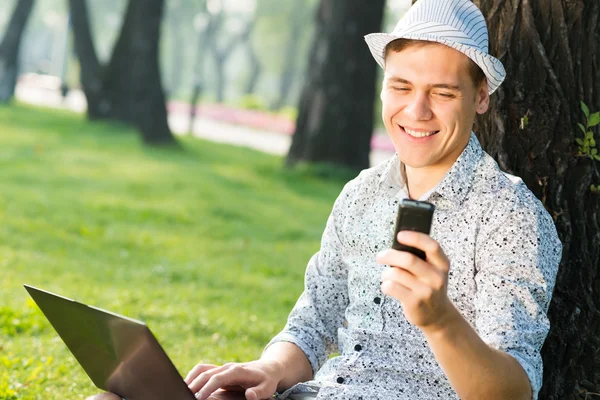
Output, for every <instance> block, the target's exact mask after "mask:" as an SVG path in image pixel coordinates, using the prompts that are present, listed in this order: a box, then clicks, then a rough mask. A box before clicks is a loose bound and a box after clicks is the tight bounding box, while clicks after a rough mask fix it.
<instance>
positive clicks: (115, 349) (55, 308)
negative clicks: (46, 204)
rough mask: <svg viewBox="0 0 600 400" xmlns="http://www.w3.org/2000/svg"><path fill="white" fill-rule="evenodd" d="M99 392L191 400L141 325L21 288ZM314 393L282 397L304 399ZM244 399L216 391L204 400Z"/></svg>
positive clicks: (143, 399)
mask: <svg viewBox="0 0 600 400" xmlns="http://www.w3.org/2000/svg"><path fill="white" fill-rule="evenodd" d="M23 286H25V289H27V292H29V295H30V296H31V297H32V298H33V300H34V301H35V302H36V304H37V305H38V307H39V308H40V310H42V313H44V315H45V316H46V318H47V319H48V321H50V324H51V325H52V327H53V328H54V329H55V330H56V332H57V333H58V335H59V336H60V337H61V339H62V340H63V341H64V342H65V344H66V345H67V347H68V348H69V350H70V351H71V353H73V356H75V358H76V359H77V361H78V362H79V364H80V365H81V366H82V367H83V369H84V370H85V372H86V373H87V375H88V376H89V377H90V379H91V380H92V382H94V384H95V385H96V387H98V388H99V389H102V390H105V391H107V392H112V393H115V394H117V395H119V396H121V397H122V398H124V399H127V400H167V399H168V400H195V399H196V398H195V397H194V394H193V393H192V391H191V390H190V389H189V388H188V386H187V384H186V383H185V382H184V380H183V378H182V377H181V376H180V375H179V372H178V371H177V369H176V368H175V366H174V365H173V363H172V362H171V360H170V359H169V357H168V356H167V354H166V353H165V351H164V350H163V348H162V347H161V346H160V344H159V343H158V341H157V340H156V338H155V337H154V335H153V334H152V332H151V331H150V329H149V328H148V327H147V326H146V324H144V323H143V322H141V321H137V320H134V319H131V318H127V317H124V316H122V315H118V314H115V313H112V312H110V311H106V310H103V309H101V308H97V307H92V306H88V305H86V304H82V303H79V302H77V301H75V300H71V299H69V298H66V297H63V296H59V295H57V294H54V293H51V292H48V291H46V290H42V289H39V288H36V287H33V286H30V285H23ZM315 397H316V393H302V394H296V395H291V396H289V397H287V398H288V399H290V400H304V399H312V398H315ZM211 399H212V400H241V399H245V396H244V395H243V393H239V392H225V391H221V392H217V393H215V394H213V395H212V396H211V397H210V399H209V400H211Z"/></svg>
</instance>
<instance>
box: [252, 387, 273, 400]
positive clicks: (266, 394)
mask: <svg viewBox="0 0 600 400" xmlns="http://www.w3.org/2000/svg"><path fill="white" fill-rule="evenodd" d="M245 394H246V400H261V399H270V398H271V397H272V396H273V395H274V394H275V393H274V392H273V391H269V390H268V388H267V386H266V385H265V384H264V383H263V384H260V385H258V386H255V387H253V388H249V389H246V393H245Z"/></svg>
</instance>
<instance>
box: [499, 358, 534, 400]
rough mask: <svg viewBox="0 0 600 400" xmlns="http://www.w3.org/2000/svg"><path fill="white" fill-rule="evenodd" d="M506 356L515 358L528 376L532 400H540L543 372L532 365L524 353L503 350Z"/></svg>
mask: <svg viewBox="0 0 600 400" xmlns="http://www.w3.org/2000/svg"><path fill="white" fill-rule="evenodd" d="M503 351H504V352H505V353H506V354H508V355H509V356H511V357H513V358H514V359H515V360H517V362H518V363H519V364H521V367H522V368H523V370H524V371H525V374H527V378H528V379H529V385H530V386H531V400H538V394H539V392H540V389H541V388H542V371H541V366H540V368H536V367H535V366H534V365H532V363H531V361H530V360H529V357H524V356H523V353H521V352H519V351H518V350H503Z"/></svg>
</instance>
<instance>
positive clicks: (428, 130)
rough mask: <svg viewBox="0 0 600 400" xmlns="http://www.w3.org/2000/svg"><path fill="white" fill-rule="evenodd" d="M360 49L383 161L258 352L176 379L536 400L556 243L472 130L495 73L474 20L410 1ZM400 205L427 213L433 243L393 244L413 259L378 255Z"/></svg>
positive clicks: (365, 176)
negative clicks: (378, 115) (381, 133)
mask: <svg viewBox="0 0 600 400" xmlns="http://www.w3.org/2000/svg"><path fill="white" fill-rule="evenodd" d="M366 40H367V43H368V45H369V47H370V50H371V52H372V54H373V56H374V57H375V59H376V60H377V62H378V63H379V64H380V65H381V66H382V67H383V68H384V70H385V78H384V82H383V89H382V92H381V100H382V103H383V121H384V124H385V127H386V130H387V132H388V134H389V135H390V137H391V139H392V141H393V143H394V145H395V148H396V151H397V155H396V156H395V157H393V158H392V159H391V160H389V161H387V162H385V163H383V164H381V165H379V166H377V167H375V168H371V169H369V170H365V171H363V172H362V173H361V174H360V175H359V176H358V177H357V178H356V179H354V180H353V181H351V182H350V183H348V184H347V185H346V187H345V188H344V190H343V191H342V193H341V195H340V196H339V198H338V199H337V201H336V203H335V205H334V207H333V211H332V213H331V216H330V218H329V220H328V222H327V226H326V228H325V233H324V235H323V240H322V244H321V249H320V251H319V252H318V253H317V254H316V255H315V256H314V257H313V258H312V259H311V260H310V262H309V264H308V267H307V271H306V280H305V290H304V292H303V294H302V295H301V297H300V299H299V300H298V302H297V304H296V306H295V307H294V309H293V310H292V312H291V314H290V316H289V319H288V323H287V325H286V327H285V328H284V330H283V331H282V332H281V333H280V334H279V335H277V336H276V337H275V338H274V339H273V340H272V341H271V343H270V344H269V345H268V346H267V348H266V349H265V351H264V353H263V355H262V357H261V359H260V360H258V361H253V362H248V363H243V364H228V365H225V366H220V367H216V366H211V365H197V366H196V367H195V368H194V369H192V371H190V373H189V374H188V376H187V378H186V382H187V383H188V385H189V386H190V388H191V389H192V391H193V392H195V393H196V392H197V397H198V398H199V399H206V398H207V397H208V396H209V395H210V394H211V393H212V392H213V391H215V390H216V389H218V388H224V387H229V388H231V387H238V388H240V389H242V390H244V391H245V395H246V398H247V399H250V400H255V399H266V398H269V397H270V396H272V395H273V393H275V392H276V391H279V392H284V391H286V390H287V392H286V393H284V394H283V395H282V396H281V397H282V398H285V397H286V396H287V395H288V394H289V393H290V392H291V391H294V392H298V391H310V390H312V388H313V387H318V388H319V393H318V398H322V399H359V398H363V399H410V400H415V399H438V398H439V399H450V398H456V397H460V398H461V399H465V400H468V399H511V400H515V399H532V398H533V399H536V398H537V393H538V391H539V389H540V387H541V384H542V360H541V357H540V349H541V347H542V344H543V342H544V340H545V338H546V335H547V333H548V329H549V322H548V319H547V317H546V312H547V308H548V305H549V302H550V299H551V296H552V291H553V288H554V282H555V277H556V273H557V268H558V264H559V261H560V258H561V244H560V242H559V240H558V237H557V234H556V230H555V228H554V225H553V222H552V220H551V218H550V217H549V215H548V214H547V212H546V211H545V209H544V207H543V205H542V204H541V203H540V202H539V201H538V200H537V199H536V198H535V197H534V195H533V194H532V193H531V192H530V191H529V190H528V189H527V188H526V186H525V185H524V184H523V182H522V181H521V180H520V179H518V178H515V177H513V176H510V175H507V174H504V173H502V172H501V171H500V170H499V169H498V165H497V164H496V163H495V162H494V160H493V159H492V158H491V157H490V156H488V155H487V154H486V153H484V152H483V150H482V149H481V146H480V144H479V142H478V141H477V139H476V137H475V136H474V135H473V134H472V132H471V129H472V126H473V123H474V118H475V115H476V114H482V113H484V112H486V111H487V108H488V104H489V95H490V94H491V93H493V92H494V91H495V90H496V88H497V87H498V86H499V85H500V84H501V83H502V81H503V80H504V75H505V74H504V68H503V67H502V64H501V63H500V61H498V60H496V59H495V58H493V57H491V56H490V55H489V54H488V38H487V27H486V24H485V20H484V18H483V15H482V14H481V12H480V11H479V9H477V7H476V6H475V5H473V3H472V2H471V1H469V0H419V1H418V2H417V3H416V4H415V5H414V6H413V7H412V8H411V9H410V10H409V12H408V13H407V14H406V16H405V17H404V18H403V19H402V20H401V21H400V22H399V23H398V25H397V26H396V28H395V30H394V31H393V32H392V33H391V34H372V35H368V36H367V37H366ZM403 198H411V199H415V200H424V201H429V202H431V203H433V204H434V205H435V206H436V213H435V216H434V220H433V224H432V231H431V236H428V235H424V234H419V233H414V232H401V233H400V234H399V235H398V241H399V242H401V243H403V244H406V245H409V246H413V247H416V248H419V249H422V250H423V251H424V252H425V253H426V260H421V259H419V258H417V257H415V256H413V255H412V254H410V253H406V252H400V251H395V250H391V249H390V245H391V243H392V239H393V238H392V236H393V229H394V221H395V216H396V212H397V209H398V203H399V201H400V200H401V199H403ZM336 352H337V353H339V355H337V356H334V357H330V356H331V355H332V354H333V353H336ZM307 381H310V382H309V385H302V384H299V383H300V382H307ZM289 388H292V389H291V390H288V389H289Z"/></svg>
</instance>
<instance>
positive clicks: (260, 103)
mask: <svg viewBox="0 0 600 400" xmlns="http://www.w3.org/2000/svg"><path fill="white" fill-rule="evenodd" d="M240 107H242V108H245V109H246V110H260V111H265V110H268V107H267V105H266V104H265V102H264V100H263V99H262V98H261V97H260V96H258V95H255V94H247V95H245V96H244V97H242V98H241V100H240Z"/></svg>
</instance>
